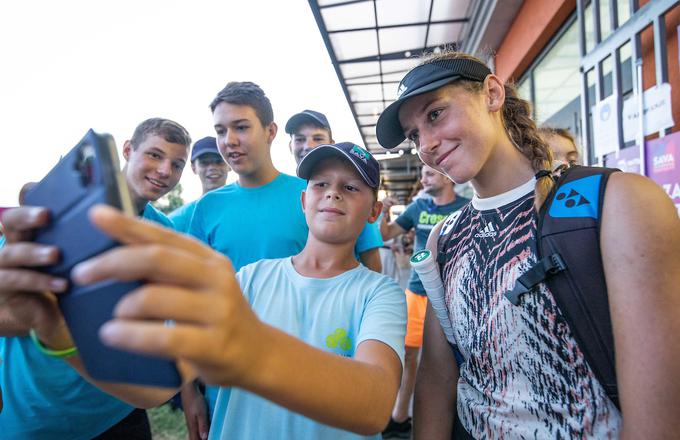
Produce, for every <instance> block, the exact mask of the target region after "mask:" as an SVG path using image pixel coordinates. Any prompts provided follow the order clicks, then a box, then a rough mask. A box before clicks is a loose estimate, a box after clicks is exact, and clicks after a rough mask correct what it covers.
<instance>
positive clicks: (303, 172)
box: [297, 142, 380, 189]
mask: <svg viewBox="0 0 680 440" xmlns="http://www.w3.org/2000/svg"><path fill="white" fill-rule="evenodd" d="M329 157H344V158H345V159H347V160H349V161H350V163H351V164H352V165H354V168H356V170H357V171H358V172H359V174H360V175H361V178H362V179H363V180H364V182H366V185H368V186H370V187H371V188H374V189H376V188H378V187H379V186H380V164H379V163H378V161H377V160H375V158H374V157H373V155H372V154H371V153H369V152H368V151H366V150H365V149H363V148H361V147H360V146H358V145H356V144H353V143H352V142H340V143H339V144H331V145H328V144H324V145H319V146H317V147H315V148H314V149H312V151H310V152H309V153H307V155H306V156H305V157H303V158H302V160H301V161H300V164H299V165H298V167H297V175H298V177H300V178H302V179H305V180H309V178H310V177H311V175H312V173H313V171H314V168H315V167H316V165H317V164H318V163H319V162H320V161H322V160H323V159H326V158H329Z"/></svg>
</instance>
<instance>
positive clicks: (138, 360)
mask: <svg viewBox="0 0 680 440" xmlns="http://www.w3.org/2000/svg"><path fill="white" fill-rule="evenodd" d="M25 203H26V205H32V206H43V207H46V208H47V209H49V213H50V222H49V224H47V225H46V226H45V227H43V228H40V229H39V230H38V231H37V232H36V236H35V242H37V243H41V244H47V245H53V246H56V247H58V248H59V250H60V258H59V261H58V262H56V264H51V265H49V266H45V267H44V268H42V269H41V270H43V271H44V272H46V273H48V274H51V275H54V276H58V277H63V278H68V277H69V274H70V272H71V269H72V268H73V266H75V265H76V264H78V263H79V262H81V261H84V260H86V259H88V258H91V257H93V256H95V255H98V254H100V253H102V252H104V251H106V250H109V249H111V248H113V247H115V246H117V245H118V243H117V242H116V241H115V240H113V239H111V238H110V237H109V236H107V235H106V234H104V233H103V232H101V231H99V230H98V229H97V228H95V227H94V226H93V225H92V223H91V222H90V220H89V217H88V211H89V209H90V208H91V207H92V206H94V205H96V204H107V205H110V206H113V207H115V208H117V209H119V210H121V211H123V212H124V213H125V214H128V215H131V216H132V215H134V211H133V206H132V201H131V199H130V194H129V191H128V189H127V184H126V182H125V179H124V177H123V176H122V174H121V173H120V168H119V165H118V155H117V151H116V147H115V144H114V142H113V138H112V137H111V136H110V135H105V134H97V133H95V132H94V131H92V130H89V131H88V132H87V134H86V135H85V137H84V138H83V139H82V140H81V141H80V142H79V143H78V145H76V146H75V147H74V148H73V149H72V150H71V151H70V152H69V153H68V154H67V155H66V156H64V157H63V158H62V159H61V160H60V161H59V163H58V164H57V165H56V166H55V167H54V168H53V169H52V170H51V171H50V172H49V173H48V174H47V176H45V178H43V179H42V180H41V181H40V182H39V183H38V184H37V185H35V186H34V187H33V188H31V189H30V191H29V192H27V193H26V196H25ZM141 285H142V284H141V283H139V282H125V283H121V282H118V281H116V280H104V281H101V282H99V283H96V284H92V285H87V286H77V285H71V286H69V288H68V290H67V291H66V292H65V293H64V294H61V295H59V297H58V298H59V307H60V309H61V311H62V313H63V315H64V317H65V319H66V322H67V324H68V327H69V330H70V332H71V335H72V336H73V339H74V341H75V343H76V346H77V347H78V350H79V352H80V356H81V358H82V360H83V363H84V365H85V368H86V369H87V371H88V373H89V374H90V375H91V376H92V377H93V378H95V379H98V380H105V381H112V382H125V383H136V384H145V385H154V386H166V387H177V386H179V384H180V383H181V380H180V375H179V373H178V372H177V369H176V367H175V364H174V362H172V361H169V360H167V359H161V358H156V357H151V356H142V355H139V354H135V353H130V352H126V351H121V350H117V349H113V348H110V347H107V346H105V345H103V344H102V343H101V341H100V340H99V335H98V333H99V328H100V327H101V326H102V324H104V323H105V322H107V321H109V320H110V319H111V317H112V311H113V309H114V307H115V306H116V304H117V303H118V301H119V300H120V299H121V298H122V297H123V296H125V295H126V294H127V293H128V292H130V291H131V290H133V289H135V288H137V287H139V286H141Z"/></svg>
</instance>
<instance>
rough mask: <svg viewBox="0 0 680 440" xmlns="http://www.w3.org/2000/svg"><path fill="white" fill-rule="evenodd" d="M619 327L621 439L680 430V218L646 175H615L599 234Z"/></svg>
mask: <svg viewBox="0 0 680 440" xmlns="http://www.w3.org/2000/svg"><path fill="white" fill-rule="evenodd" d="M600 244H601V247H602V260H603V263H604V270H605V277H606V281H607V289H608V294H609V306H610V310H611V316H612V325H613V330H614V341H615V349H616V350H615V352H616V369H617V379H618V385H619V396H620V402H621V410H622V415H623V429H622V432H621V438H622V439H641V438H676V437H677V435H678V432H680V417H678V415H679V414H680V380H679V376H678V374H679V372H680V338H678V335H680V220H678V214H677V211H676V209H675V207H674V206H673V203H672V202H671V200H670V199H669V198H668V196H667V195H666V194H664V192H663V191H662V190H661V188H659V187H658V186H657V185H656V184H655V183H653V182H652V181H650V180H649V179H646V178H644V177H641V176H638V175H633V174H624V173H616V174H614V175H612V176H611V178H610V180H609V183H608V185H607V190H606V197H605V201H604V208H603V217H602V228H601V234H600Z"/></svg>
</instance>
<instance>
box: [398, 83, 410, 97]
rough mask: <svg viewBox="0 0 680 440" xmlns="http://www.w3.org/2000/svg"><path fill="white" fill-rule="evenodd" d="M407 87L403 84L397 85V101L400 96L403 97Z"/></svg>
mask: <svg viewBox="0 0 680 440" xmlns="http://www.w3.org/2000/svg"><path fill="white" fill-rule="evenodd" d="M407 89H408V87H406V86H405V85H404V84H400V85H399V90H397V99H399V98H401V95H403V94H404V93H405V92H406V90H407Z"/></svg>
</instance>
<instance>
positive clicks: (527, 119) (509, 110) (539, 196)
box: [421, 50, 554, 210]
mask: <svg viewBox="0 0 680 440" xmlns="http://www.w3.org/2000/svg"><path fill="white" fill-rule="evenodd" d="M461 58H462V59H470V60H474V61H476V62H478V63H481V64H486V63H484V62H483V61H482V60H480V59H479V58H477V57H474V56H472V55H468V54H465V53H462V52H456V51H448V50H447V51H443V52H441V53H436V54H430V55H428V56H427V57H426V58H424V59H423V61H422V62H421V65H422V64H428V63H432V62H435V61H438V60H447V59H461ZM456 84H460V85H461V86H463V87H464V88H465V89H466V90H468V91H470V92H475V93H479V92H481V90H482V83H480V82H476V81H469V80H459V81H457V82H456ZM502 121H503V126H504V127H505V131H506V133H507V134H508V138H510V142H512V144H513V145H514V146H515V148H517V149H518V150H519V151H520V152H521V153H522V154H523V155H524V156H525V157H526V158H527V159H529V160H530V161H531V166H532V168H533V169H534V171H535V172H538V171H541V170H550V166H551V164H552V160H553V159H552V152H551V151H550V147H548V145H547V144H546V143H545V141H544V140H543V139H542V138H541V135H540V132H539V130H538V128H537V126H536V122H535V121H534V120H533V118H532V117H531V104H530V103H529V102H528V101H526V100H524V99H522V98H520V96H519V94H518V93H517V88H516V87H515V86H514V85H513V84H505V102H504V103H503V113H502ZM553 184H554V182H553V180H552V178H551V177H550V174H549V173H548V174H547V175H545V176H543V177H540V178H539V179H538V180H537V181H536V190H535V194H536V195H535V205H536V209H537V210H538V209H540V207H541V205H542V204H543V202H544V201H545V199H546V197H548V194H549V193H550V190H551V189H552V187H553Z"/></svg>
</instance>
